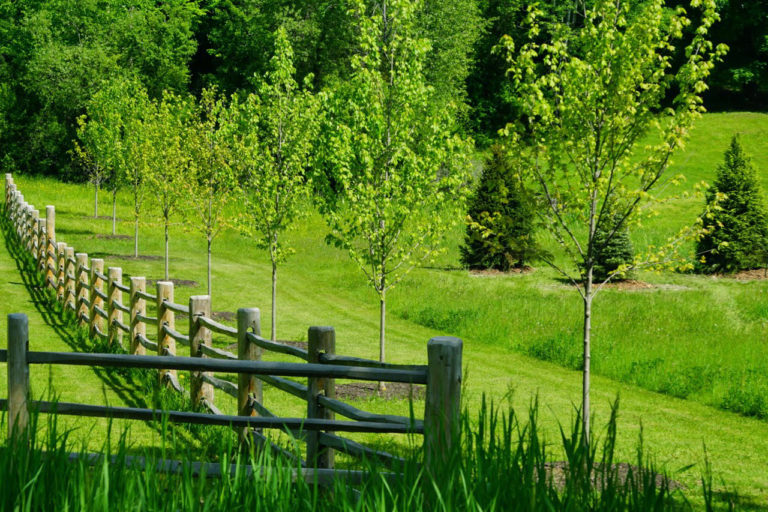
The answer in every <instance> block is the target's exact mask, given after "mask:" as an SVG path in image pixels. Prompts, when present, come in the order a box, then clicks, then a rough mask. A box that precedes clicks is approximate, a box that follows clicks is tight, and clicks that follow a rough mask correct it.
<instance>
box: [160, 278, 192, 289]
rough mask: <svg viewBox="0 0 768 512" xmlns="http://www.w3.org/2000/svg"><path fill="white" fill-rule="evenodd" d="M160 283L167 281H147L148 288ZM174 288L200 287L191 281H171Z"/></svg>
mask: <svg viewBox="0 0 768 512" xmlns="http://www.w3.org/2000/svg"><path fill="white" fill-rule="evenodd" d="M158 281H165V279H147V286H155V285H156V284H157V282H158ZM169 281H171V282H172V283H173V285H174V286H180V287H185V288H194V287H195V286H197V285H198V283H197V281H191V280H189V279H169Z"/></svg>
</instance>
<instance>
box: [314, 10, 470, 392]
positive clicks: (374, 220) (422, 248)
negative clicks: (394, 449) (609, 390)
mask: <svg viewBox="0 0 768 512" xmlns="http://www.w3.org/2000/svg"><path fill="white" fill-rule="evenodd" d="M374 4H375V5H374V7H373V8H372V9H371V10H370V11H369V12H366V8H365V5H364V3H363V2H362V1H356V2H353V16H355V17H356V18H357V19H358V20H359V27H358V33H357V44H358V47H359V48H358V51H357V52H356V54H355V55H354V57H353V60H352V73H351V75H350V76H349V77H348V78H347V80H346V81H344V82H343V83H341V84H340V85H339V87H338V88H337V90H335V91H334V92H333V95H332V97H331V99H330V101H329V104H328V106H327V110H328V117H329V120H328V122H327V124H326V126H325V127H324V130H323V132H322V133H323V137H324V139H323V140H322V141H321V144H320V148H319V151H320V152H321V153H320V155H319V161H320V162H321V163H322V167H323V169H322V170H323V171H324V172H323V173H318V186H319V187H320V188H321V189H322V194H321V196H322V197H321V210H322V212H323V213H324V214H325V218H326V221H327V223H328V225H329V227H330V234H329V235H328V237H327V240H328V241H329V242H331V243H333V244H335V245H336V246H337V247H339V248H343V249H346V250H347V251H348V253H349V256H350V257H351V258H352V260H353V261H354V262H355V263H357V265H358V266H359V267H360V269H361V270H362V271H363V273H364V274H365V276H366V277H367V279H368V282H369V283H370V285H371V286H372V287H373V289H374V290H375V291H376V293H377V294H378V296H379V305H380V324H379V326H380V328H379V359H380V360H381V361H384V360H385V326H386V299H387V292H388V291H389V290H390V289H391V288H392V287H393V286H395V285H396V284H397V283H398V282H400V280H401V279H402V278H403V277H404V276H405V274H406V273H407V272H408V271H410V270H411V269H412V268H413V267H414V266H415V265H416V264H418V263H419V262H421V261H424V260H425V259H428V258H430V257H432V256H433V255H435V254H436V252H437V251H438V247H439V243H440V241H441V240H442V236H443V234H444V233H445V232H446V230H447V229H448V228H449V227H450V226H451V225H455V224H456V223H457V221H458V220H459V219H461V217H462V213H461V212H462V211H463V208H464V199H465V196H466V189H467V187H466V186H465V184H466V182H467V180H468V169H469V165H468V160H467V158H466V156H467V152H468V144H467V142H466V141H464V140H462V139H460V138H459V137H458V136H457V135H455V131H454V128H455V123H454V121H453V116H452V113H451V112H450V111H448V110H446V109H443V110H439V111H438V110H436V109H431V108H430V102H431V100H432V98H433V94H434V91H433V89H432V88H430V87H428V86H427V85H426V82H425V79H424V73H423V62H424V58H425V55H426V53H427V50H428V49H429V44H428V42H427V41H425V40H423V39H419V38H417V37H415V31H414V25H415V23H414V18H415V16H414V15H415V11H416V9H417V8H418V7H419V4H420V2H410V1H405V0H381V1H377V2H375V3H374ZM381 387H382V388H383V386H381Z"/></svg>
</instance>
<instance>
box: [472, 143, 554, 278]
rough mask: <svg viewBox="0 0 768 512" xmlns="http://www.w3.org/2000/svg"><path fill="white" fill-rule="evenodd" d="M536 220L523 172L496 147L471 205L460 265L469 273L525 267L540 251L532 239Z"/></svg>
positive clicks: (502, 148)
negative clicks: (522, 175)
mask: <svg viewBox="0 0 768 512" xmlns="http://www.w3.org/2000/svg"><path fill="white" fill-rule="evenodd" d="M535 219H536V214H535V213H534V204H533V200H532V199H531V198H530V197H529V195H528V193H527V191H526V190H525V188H524V186H523V183H522V180H521V179H520V171H519V170H517V169H514V166H513V164H512V161H511V160H510V157H509V156H508V155H507V153H506V151H505V149H504V147H503V146H501V145H498V144H495V145H493V146H492V147H491V155H490V156H489V157H488V159H487V160H486V162H485V167H484V168H483V174H482V176H481V177H480V184H479V186H478V187H477V190H476V191H475V194H474V195H473V196H472V198H471V199H470V202H469V210H468V212H467V233H466V236H465V237H464V245H463V246H462V247H461V263H462V264H463V265H464V266H465V267H467V268H470V269H488V268H492V269H496V270H502V271H507V270H509V269H510V268H511V267H512V266H513V265H514V266H515V267H516V268H523V267H525V264H526V262H529V261H531V260H533V259H536V258H537V257H538V254H539V252H540V251H541V248H540V247H539V245H538V244H537V242H536V239H535V238H534V236H533V232H534V221H535Z"/></svg>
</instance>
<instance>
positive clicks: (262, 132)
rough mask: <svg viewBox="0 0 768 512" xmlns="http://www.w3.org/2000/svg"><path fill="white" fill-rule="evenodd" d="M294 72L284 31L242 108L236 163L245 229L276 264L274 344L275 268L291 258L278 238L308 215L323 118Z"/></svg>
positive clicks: (274, 328)
mask: <svg viewBox="0 0 768 512" xmlns="http://www.w3.org/2000/svg"><path fill="white" fill-rule="evenodd" d="M294 73H295V69H294V67H293V50H292V49H291V45H290V42H289V41H288V34H287V32H286V31H285V29H284V28H280V29H279V30H278V32H277V37H276V40H275V54H274V56H273V57H272V60H271V63H270V69H269V71H268V72H267V73H266V77H265V79H264V80H263V81H262V82H261V83H260V84H259V86H258V94H256V95H253V94H251V95H249V96H248V97H247V98H246V99H245V101H244V102H243V104H242V105H241V107H240V113H239V117H240V125H241V127H242V134H241V136H240V137H239V138H238V139H237V141H236V143H235V157H234V159H233V165H235V166H236V167H237V172H238V175H239V176H240V182H241V186H242V190H243V198H244V200H245V212H246V219H247V220H246V223H245V225H244V229H245V230H246V231H247V232H248V233H250V234H252V235H254V236H255V237H256V241H257V243H258V245H259V247H263V248H266V249H267V250H268V251H269V258H270V261H271V263H272V336H271V337H272V339H273V340H275V339H277V267H278V264H280V263H281V262H283V261H284V260H285V258H286V257H287V256H288V255H289V254H290V253H291V248H290V247H287V246H286V245H285V242H284V241H283V240H281V238H280V235H281V234H282V233H283V232H284V231H285V230H286V229H288V228H289V227H290V226H291V225H292V224H293V223H294V222H295V221H296V219H297V218H299V217H301V216H302V215H303V214H304V211H305V209H304V208H303V207H304V206H306V205H305V204H304V199H306V198H307V197H308V194H309V187H308V185H307V177H306V176H305V169H306V168H307V166H308V164H309V156H310V151H311V149H312V146H313V143H314V141H315V138H316V135H317V128H318V119H319V114H320V110H319V104H318V101H317V99H316V98H315V96H313V95H312V94H311V93H310V92H309V91H308V90H306V89H304V90H302V89H300V88H299V86H298V84H297V83H296V81H295V80H294V78H293V75H294ZM310 79H311V77H310ZM308 84H309V79H308V80H306V82H305V85H307V86H308Z"/></svg>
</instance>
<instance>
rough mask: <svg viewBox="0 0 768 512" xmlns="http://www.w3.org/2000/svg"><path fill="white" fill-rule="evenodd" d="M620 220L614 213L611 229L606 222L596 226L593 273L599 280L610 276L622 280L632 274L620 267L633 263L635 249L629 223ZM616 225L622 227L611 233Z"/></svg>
mask: <svg viewBox="0 0 768 512" xmlns="http://www.w3.org/2000/svg"><path fill="white" fill-rule="evenodd" d="M620 220H621V219H619V218H618V217H617V216H616V215H613V216H612V220H611V222H610V223H609V226H610V227H609V229H606V228H605V224H606V223H603V222H601V223H599V224H598V225H597V227H596V228H595V254H594V258H595V266H594V268H593V269H592V274H593V278H594V279H595V280H597V281H605V280H607V279H608V278H611V279H612V280H614V281H621V280H624V279H627V278H628V277H629V276H630V275H629V274H628V273H627V272H624V271H621V270H620V267H621V266H622V265H627V266H629V265H632V262H633V260H634V259H635V249H634V247H633V246H632V241H631V240H630V239H629V228H628V227H627V223H626V222H624V223H621V222H620ZM614 226H620V227H619V228H618V229H617V230H616V231H615V232H614V233H613V234H611V231H613V227H614ZM617 271H618V272H617Z"/></svg>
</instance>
